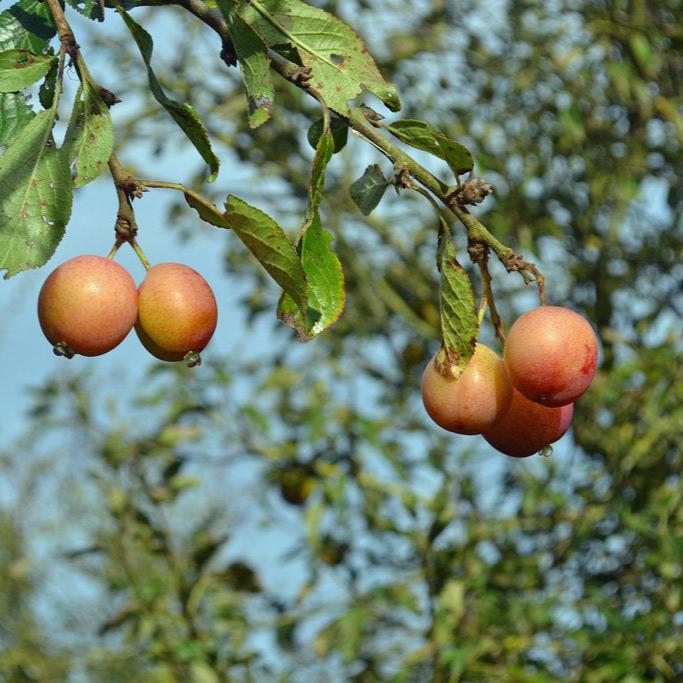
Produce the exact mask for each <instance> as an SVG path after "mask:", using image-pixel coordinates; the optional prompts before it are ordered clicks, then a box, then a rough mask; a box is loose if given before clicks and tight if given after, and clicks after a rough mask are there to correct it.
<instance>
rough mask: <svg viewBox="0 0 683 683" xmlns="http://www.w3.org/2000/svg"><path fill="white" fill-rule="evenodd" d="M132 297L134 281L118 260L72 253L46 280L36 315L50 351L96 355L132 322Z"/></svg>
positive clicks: (134, 304) (115, 341)
mask: <svg viewBox="0 0 683 683" xmlns="http://www.w3.org/2000/svg"><path fill="white" fill-rule="evenodd" d="M137 298H138V293H137V287H136V286H135V282H133V278H132V277H131V276H130V274H129V273H128V271H127V270H126V269H125V268H123V266H121V265H119V264H118V263H116V262H114V261H112V260H111V259H108V258H105V257H104V256H95V255H89V254H86V255H83V256H76V257H75V258H72V259H69V260H68V261H65V262H64V263H62V265H60V266H59V267H58V268H56V269H55V270H54V271H52V273H50V275H49V276H48V278H47V280H45V283H44V284H43V286H42V288H41V290H40V294H39V296H38V320H39V322H40V327H41V328H42V330H43V333H44V334H45V336H46V337H47V339H48V341H49V342H50V343H51V344H53V345H54V347H55V353H57V354H59V355H64V356H67V357H69V358H70V357H72V356H73V355H74V354H76V353H79V354H81V355H82V356H99V355H101V354H103V353H107V351H111V350H112V349H113V348H114V347H116V346H118V344H120V343H121V342H122V341H123V339H124V338H125V337H126V335H127V334H128V333H129V332H130V331H131V329H132V328H133V325H134V324H135V319H136V316H137Z"/></svg>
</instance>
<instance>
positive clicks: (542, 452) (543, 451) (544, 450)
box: [538, 446, 553, 458]
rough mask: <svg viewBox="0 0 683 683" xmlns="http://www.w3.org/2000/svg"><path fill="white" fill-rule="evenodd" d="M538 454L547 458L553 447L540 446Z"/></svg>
mask: <svg viewBox="0 0 683 683" xmlns="http://www.w3.org/2000/svg"><path fill="white" fill-rule="evenodd" d="M538 454H539V455H541V456H543V457H544V458H549V457H550V456H551V455H552V454H553V447H552V446H545V448H541V450H540V451H538Z"/></svg>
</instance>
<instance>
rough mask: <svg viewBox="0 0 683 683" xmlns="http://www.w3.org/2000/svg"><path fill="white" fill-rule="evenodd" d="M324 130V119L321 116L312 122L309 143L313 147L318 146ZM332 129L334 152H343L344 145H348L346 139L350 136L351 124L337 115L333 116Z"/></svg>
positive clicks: (331, 120)
mask: <svg viewBox="0 0 683 683" xmlns="http://www.w3.org/2000/svg"><path fill="white" fill-rule="evenodd" d="M323 130H324V119H323V118H319V119H317V120H316V121H314V122H313V123H312V124H311V127H310V128H309V129H308V135H307V137H308V144H309V145H310V146H311V147H313V149H317V148H318V143H319V142H320V138H321V137H322V134H323ZM330 131H331V132H332V138H333V139H334V153H335V154H336V153H337V152H341V150H342V149H344V147H346V141H347V140H348V137H349V125H348V124H347V123H346V121H344V119H340V118H339V117H337V116H333V117H332V118H331V119H330Z"/></svg>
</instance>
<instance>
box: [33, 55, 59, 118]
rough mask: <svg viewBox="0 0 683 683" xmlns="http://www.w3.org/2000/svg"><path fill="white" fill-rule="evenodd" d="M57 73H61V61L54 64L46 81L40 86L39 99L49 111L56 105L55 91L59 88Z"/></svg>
mask: <svg viewBox="0 0 683 683" xmlns="http://www.w3.org/2000/svg"><path fill="white" fill-rule="evenodd" d="M57 71H59V60H55V61H54V62H52V66H51V67H50V70H49V71H48V72H47V75H46V76H45V80H44V81H43V82H42V83H41V85H40V90H39V91H38V99H39V100H40V103H41V104H42V105H43V108H44V109H49V108H50V107H51V106H52V105H53V104H54V98H55V91H56V86H57Z"/></svg>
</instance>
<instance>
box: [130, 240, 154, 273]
mask: <svg viewBox="0 0 683 683" xmlns="http://www.w3.org/2000/svg"><path fill="white" fill-rule="evenodd" d="M128 244H130V246H131V247H133V251H134V252H135V253H136V254H137V257H138V258H139V259H140V263H142V265H143V266H144V267H145V270H149V269H150V268H151V266H150V265H149V261H148V260H147V257H146V256H145V252H144V251H142V248H141V247H140V245H139V244H138V241H137V240H136V239H135V238H133V239H131V240H130V241H129V242H128Z"/></svg>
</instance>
